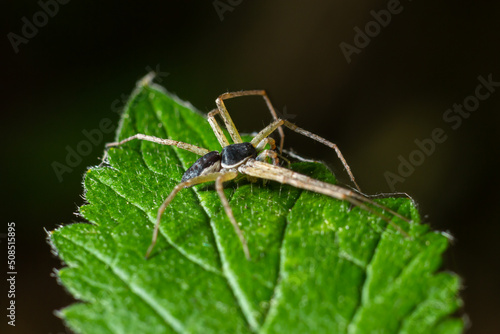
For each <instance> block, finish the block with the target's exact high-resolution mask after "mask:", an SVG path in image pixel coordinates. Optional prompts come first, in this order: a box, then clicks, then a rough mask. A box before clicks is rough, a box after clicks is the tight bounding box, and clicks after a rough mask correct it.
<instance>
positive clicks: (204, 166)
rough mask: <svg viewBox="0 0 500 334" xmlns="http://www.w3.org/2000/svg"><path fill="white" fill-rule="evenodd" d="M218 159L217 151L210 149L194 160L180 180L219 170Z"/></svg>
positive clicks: (219, 158) (219, 157) (183, 180)
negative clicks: (210, 150)
mask: <svg viewBox="0 0 500 334" xmlns="http://www.w3.org/2000/svg"><path fill="white" fill-rule="evenodd" d="M220 160H221V156H220V154H219V152H217V151H212V152H210V153H207V154H205V155H204V156H202V157H201V158H199V159H198V160H196V162H195V163H194V164H193V165H192V166H191V167H189V168H188V169H187V170H186V172H185V173H184V175H182V180H181V182H185V181H187V180H190V179H192V178H193V177H197V176H201V175H206V174H210V173H216V172H218V171H220V168H221V167H220Z"/></svg>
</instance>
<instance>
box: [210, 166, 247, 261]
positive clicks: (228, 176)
mask: <svg viewBox="0 0 500 334" xmlns="http://www.w3.org/2000/svg"><path fill="white" fill-rule="evenodd" d="M219 174H220V175H219V176H218V177H217V179H216V180H215V189H216V190H217V194H218V195H219V198H220V200H221V202H222V206H223V207H224V211H225V212H226V215H227V217H228V218H229V221H230V222H231V224H232V225H233V228H234V232H235V233H236V235H238V238H239V239H240V242H241V246H242V247H243V252H244V253H245V257H246V258H247V260H250V251H249V250H248V243H247V241H246V239H245V237H244V236H243V232H242V231H241V229H240V227H239V225H238V222H237V221H236V219H235V218H234V214H233V210H232V209H231V206H230V205H229V201H228V200H227V197H226V195H224V188H223V186H222V184H223V182H226V181H229V180H233V179H235V178H236V177H237V176H238V172H236V171H227V172H223V173H219Z"/></svg>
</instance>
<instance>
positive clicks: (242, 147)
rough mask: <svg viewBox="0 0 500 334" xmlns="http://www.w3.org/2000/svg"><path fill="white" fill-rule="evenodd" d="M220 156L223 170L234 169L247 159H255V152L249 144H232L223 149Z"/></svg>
mask: <svg viewBox="0 0 500 334" xmlns="http://www.w3.org/2000/svg"><path fill="white" fill-rule="evenodd" d="M220 155H221V158H222V167H223V168H234V167H238V166H239V165H241V164H242V163H244V162H245V161H246V160H247V159H249V158H255V157H256V156H257V150H255V147H253V145H252V144H250V143H240V144H232V145H228V146H226V147H224V148H223V149H222V152H221V153H220Z"/></svg>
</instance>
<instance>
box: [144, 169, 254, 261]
mask: <svg viewBox="0 0 500 334" xmlns="http://www.w3.org/2000/svg"><path fill="white" fill-rule="evenodd" d="M237 176H238V172H236V171H226V172H216V173H210V174H206V175H201V176H197V177H194V178H192V179H189V180H187V181H184V182H181V183H179V184H178V185H176V186H175V187H174V189H173V190H172V191H171V192H170V195H168V197H167V198H166V199H165V201H164V202H163V204H162V205H161V206H160V208H159V209H158V214H157V216H156V224H155V227H154V231H153V237H152V239H151V244H150V245H149V248H148V250H147V252H146V258H149V256H150V255H151V252H152V251H153V248H154V246H155V245H156V242H157V240H158V231H159V229H160V222H161V217H162V215H163V213H164V212H165V209H166V208H167V206H168V205H169V204H170V202H172V200H173V199H174V197H175V195H177V193H178V192H179V191H181V190H182V189H184V188H187V187H191V186H194V185H197V184H201V183H206V182H210V181H215V188H216V190H217V194H218V195H219V198H220V200H221V202H222V205H223V207H224V211H225V212H226V215H227V216H228V217H229V220H230V221H231V224H232V225H233V228H234V230H235V232H236V234H237V235H238V238H239V239H240V242H241V244H242V246H243V251H244V252H245V256H246V257H247V258H250V253H249V251H248V246H247V241H246V239H245V237H244V236H243V232H242V231H241V229H240V227H239V226H238V223H237V222H236V219H235V218H234V215H233V211H232V209H231V207H230V206H229V202H228V200H227V198H226V195H224V190H223V187H222V183H223V182H225V181H229V180H232V179H234V178H236V177H237Z"/></svg>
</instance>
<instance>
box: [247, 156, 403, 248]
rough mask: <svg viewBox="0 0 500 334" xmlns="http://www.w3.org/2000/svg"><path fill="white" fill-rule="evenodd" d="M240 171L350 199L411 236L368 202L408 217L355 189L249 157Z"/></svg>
mask: <svg viewBox="0 0 500 334" xmlns="http://www.w3.org/2000/svg"><path fill="white" fill-rule="evenodd" d="M238 171H239V172H240V173H242V174H245V175H250V176H254V177H258V178H262V179H267V180H272V181H276V182H280V183H283V184H289V185H291V186H294V187H296V188H300V189H305V190H309V191H313V192H316V193H320V194H323V195H327V196H330V197H333V198H336V199H339V200H342V201H348V202H349V203H351V204H354V205H356V206H358V207H360V208H362V209H363V210H366V211H368V212H370V213H373V214H375V215H377V216H378V217H380V218H382V219H383V220H385V221H386V222H387V223H389V224H390V225H391V226H392V227H394V228H395V229H396V230H397V231H398V232H400V233H401V234H402V235H404V236H405V237H407V238H409V237H410V236H409V235H408V233H407V232H405V231H404V230H403V229H402V228H401V227H400V226H398V225H396V224H395V223H394V222H393V221H392V220H390V219H389V218H387V217H386V216H384V215H383V214H381V213H380V212H378V211H376V210H373V209H372V208H370V207H369V206H368V205H367V204H370V205H373V206H375V207H377V208H380V209H382V210H385V211H387V212H389V213H391V214H392V215H394V216H396V217H398V218H401V219H403V220H404V221H406V222H410V220H409V219H408V218H406V217H403V216H402V215H400V214H399V213H397V212H395V211H393V210H391V209H389V208H387V207H385V206H383V205H381V204H378V203H377V202H374V201H372V200H370V199H369V198H366V197H365V196H362V195H360V194H358V193H355V192H354V191H351V190H348V189H345V188H342V187H339V186H337V185H334V184H331V183H326V182H323V181H319V180H316V179H313V178H311V177H309V176H306V175H303V174H300V173H297V172H294V171H292V170H289V169H286V168H283V167H279V166H274V165H271V164H268V163H265V162H261V161H257V160H254V159H249V160H248V161H247V162H246V164H244V165H241V166H239V167H238Z"/></svg>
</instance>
